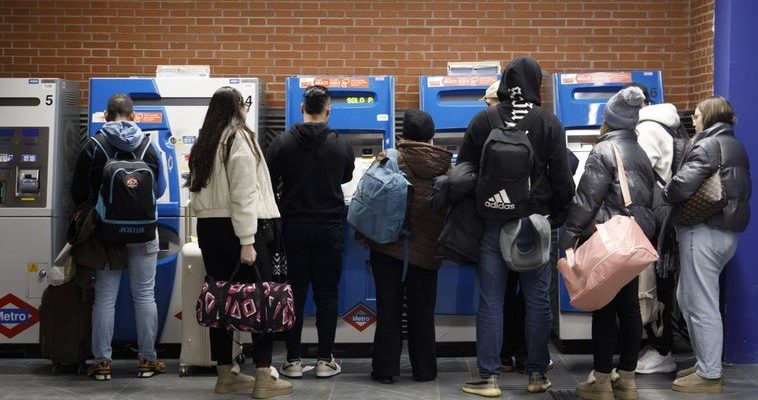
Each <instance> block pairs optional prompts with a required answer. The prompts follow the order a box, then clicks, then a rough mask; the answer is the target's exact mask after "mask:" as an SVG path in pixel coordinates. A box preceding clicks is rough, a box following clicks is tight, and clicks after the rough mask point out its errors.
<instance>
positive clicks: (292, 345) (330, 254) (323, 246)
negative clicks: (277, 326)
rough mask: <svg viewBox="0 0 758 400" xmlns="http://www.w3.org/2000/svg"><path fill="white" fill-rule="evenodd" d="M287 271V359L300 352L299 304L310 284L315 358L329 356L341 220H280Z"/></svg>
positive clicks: (341, 245)
mask: <svg viewBox="0 0 758 400" xmlns="http://www.w3.org/2000/svg"><path fill="white" fill-rule="evenodd" d="M283 229H284V246H285V251H286V252H287V263H288V264H287V274H288V276H289V280H290V285H292V294H293V296H294V297H295V326H293V327H292V329H291V330H289V331H288V332H287V333H286V334H285V336H284V337H285V341H286V343H287V360H297V359H300V356H301V350H302V349H301V341H300V339H301V335H302V332H303V308H304V307H305V300H306V297H307V295H308V286H309V285H313V301H314V303H316V330H317V331H318V358H319V359H322V360H330V359H331V357H332V350H333V349H334V336H335V334H336V332H337V287H338V284H339V282H340V275H341V274H342V256H343V254H342V253H343V248H344V247H345V245H344V239H343V237H342V224H324V223H287V222H285V223H284V228H283Z"/></svg>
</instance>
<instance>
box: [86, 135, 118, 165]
mask: <svg viewBox="0 0 758 400" xmlns="http://www.w3.org/2000/svg"><path fill="white" fill-rule="evenodd" d="M90 139H92V141H93V142H95V146H97V147H99V148H100V150H102V151H103V154H105V160H106V161H108V160H110V159H111V158H113V157H115V156H116V153H117V152H116V151H115V150H114V149H113V146H111V144H110V143H108V139H106V138H105V135H103V134H102V133H99V132H98V133H97V134H95V136H92V137H90Z"/></svg>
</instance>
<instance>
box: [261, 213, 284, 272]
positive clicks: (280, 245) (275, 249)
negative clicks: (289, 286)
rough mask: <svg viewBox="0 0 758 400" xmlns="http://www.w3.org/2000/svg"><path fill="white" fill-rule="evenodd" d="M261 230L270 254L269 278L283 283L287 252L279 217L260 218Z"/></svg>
mask: <svg viewBox="0 0 758 400" xmlns="http://www.w3.org/2000/svg"><path fill="white" fill-rule="evenodd" d="M261 230H262V231H263V234H264V237H265V238H266V245H267V246H268V252H269V255H270V256H271V280H272V281H273V282H277V283H285V282H287V253H286V252H285V251H284V237H283V236H282V220H281V218H272V219H265V220H261Z"/></svg>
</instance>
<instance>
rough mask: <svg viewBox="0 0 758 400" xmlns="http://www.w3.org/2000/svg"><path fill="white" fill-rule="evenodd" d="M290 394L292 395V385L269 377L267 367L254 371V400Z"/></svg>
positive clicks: (269, 371)
mask: <svg viewBox="0 0 758 400" xmlns="http://www.w3.org/2000/svg"><path fill="white" fill-rule="evenodd" d="M290 393H292V384H291V383H289V382H287V381H284V380H282V379H279V378H278V377H274V376H271V369H270V368H269V367H264V368H256V369H255V388H254V389H253V398H254V399H268V398H270V397H276V396H281V395H284V394H290Z"/></svg>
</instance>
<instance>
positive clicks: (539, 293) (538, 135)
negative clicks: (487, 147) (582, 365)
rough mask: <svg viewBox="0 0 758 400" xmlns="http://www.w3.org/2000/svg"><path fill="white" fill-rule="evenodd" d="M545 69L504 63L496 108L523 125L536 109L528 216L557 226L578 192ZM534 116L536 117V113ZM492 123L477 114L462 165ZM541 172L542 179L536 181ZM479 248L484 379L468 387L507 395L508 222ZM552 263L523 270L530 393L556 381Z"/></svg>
mask: <svg viewBox="0 0 758 400" xmlns="http://www.w3.org/2000/svg"><path fill="white" fill-rule="evenodd" d="M541 84H542V70H541V68H540V66H539V64H538V63H537V61H536V60H534V59H532V58H529V57H523V58H516V59H514V60H513V61H511V62H510V63H509V64H508V66H507V67H506V70H505V73H504V76H503V79H502V80H501V81H500V87H499V88H498V92H497V94H498V99H499V100H500V104H498V105H497V106H495V107H496V110H497V112H498V114H499V115H500V118H501V119H502V120H503V121H505V122H506V123H517V122H518V121H520V120H521V119H522V118H524V117H525V116H526V115H527V114H530V113H537V114H536V117H535V118H534V119H533V121H532V123H531V124H530V125H529V126H528V127H525V128H524V129H525V131H527V130H528V134H527V137H528V138H529V141H530V143H531V145H532V148H533V151H534V155H535V163H534V167H533V168H534V170H533V171H532V176H533V179H532V182H535V187H533V188H532V193H531V198H530V206H529V207H528V208H529V209H528V210H526V213H525V214H526V215H524V216H528V215H529V214H532V213H539V214H542V215H549V219H550V222H551V225H552V227H553V228H556V227H558V226H560V225H561V224H563V221H564V220H565V218H566V212H567V209H568V206H569V203H570V201H571V198H572V196H573V195H574V182H573V179H572V177H571V171H570V170H569V167H568V160H567V158H566V133H565V131H564V130H563V126H562V125H561V122H560V121H559V120H558V118H557V117H556V116H555V115H554V114H553V113H552V112H550V111H549V110H546V109H543V108H542V107H540V85H541ZM530 118H531V117H530ZM492 128H493V126H491V124H490V122H489V119H488V117H487V112H486V110H483V111H480V112H479V113H478V114H476V115H475V116H474V118H472V120H471V123H470V124H469V126H468V129H466V133H465V135H464V138H463V145H462V146H461V151H460V153H459V154H458V163H461V162H466V161H471V162H475V163H477V164H479V161H480V158H481V154H482V148H483V146H484V142H485V140H486V139H487V136H489V133H490V131H491V130H492ZM535 177H536V179H534V178H535ZM485 223H486V225H485V232H484V237H483V239H482V245H481V258H480V262H479V265H478V266H477V280H478V286H479V310H478V312H477V318H476V356H477V364H478V365H479V375H480V377H481V379H479V380H474V381H472V382H467V383H466V384H465V385H463V391H464V392H467V393H473V394H478V395H481V396H487V397H497V396H500V395H501V391H500V386H499V384H498V375H499V372H500V357H499V355H500V349H501V347H502V343H503V302H504V295H505V288H506V283H507V276H508V267H507V266H506V265H505V262H504V261H503V258H502V255H501V252H500V245H499V236H500V230H501V228H502V226H503V223H502V222H495V221H485ZM551 276H552V266H551V265H549V264H546V265H545V266H543V267H541V268H539V269H537V270H535V271H530V272H520V273H519V278H520V279H519V282H520V285H521V288H522V291H523V293H524V301H525V303H526V321H525V325H526V338H527V340H526V342H527V343H526V345H527V361H526V372H527V374H528V375H529V385H528V386H527V390H528V391H529V392H533V393H534V392H544V391H545V390H547V388H549V387H550V386H551V383H550V381H549V380H548V379H547V377H546V376H545V368H546V366H547V365H548V363H549V361H550V355H549V353H548V348H547V347H548V341H549V339H550V330H551V321H552V313H551V311H550V280H551Z"/></svg>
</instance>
